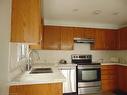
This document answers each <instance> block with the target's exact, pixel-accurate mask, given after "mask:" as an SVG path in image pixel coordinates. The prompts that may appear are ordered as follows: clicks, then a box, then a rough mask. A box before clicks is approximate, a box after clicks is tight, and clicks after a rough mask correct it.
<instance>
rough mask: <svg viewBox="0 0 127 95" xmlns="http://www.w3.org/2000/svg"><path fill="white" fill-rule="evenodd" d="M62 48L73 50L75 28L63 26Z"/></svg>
mask: <svg viewBox="0 0 127 95" xmlns="http://www.w3.org/2000/svg"><path fill="white" fill-rule="evenodd" d="M60 30H61V49H62V50H72V49H73V44H74V41H73V30H74V28H71V27H61V29H60Z"/></svg>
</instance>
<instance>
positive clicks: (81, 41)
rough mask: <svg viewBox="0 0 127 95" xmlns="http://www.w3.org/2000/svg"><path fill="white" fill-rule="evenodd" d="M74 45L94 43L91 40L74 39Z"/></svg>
mask: <svg viewBox="0 0 127 95" xmlns="http://www.w3.org/2000/svg"><path fill="white" fill-rule="evenodd" d="M74 42H75V43H94V42H95V40H94V39H91V38H74Z"/></svg>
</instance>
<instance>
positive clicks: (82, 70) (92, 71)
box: [78, 65, 101, 82]
mask: <svg viewBox="0 0 127 95" xmlns="http://www.w3.org/2000/svg"><path fill="white" fill-rule="evenodd" d="M100 80H101V69H100V66H98V65H94V66H93V65H78V82H96V81H100Z"/></svg>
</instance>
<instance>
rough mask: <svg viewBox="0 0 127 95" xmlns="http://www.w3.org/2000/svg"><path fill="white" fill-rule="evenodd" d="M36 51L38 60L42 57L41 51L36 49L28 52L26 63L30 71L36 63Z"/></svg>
mask: <svg viewBox="0 0 127 95" xmlns="http://www.w3.org/2000/svg"><path fill="white" fill-rule="evenodd" d="M34 53H35V54H36V57H37V59H36V60H39V59H40V56H39V53H38V52H37V51H35V50H30V51H29V52H28V62H27V64H26V70H27V71H29V70H31V68H32V64H35V62H34V61H35V59H34V58H33V57H34Z"/></svg>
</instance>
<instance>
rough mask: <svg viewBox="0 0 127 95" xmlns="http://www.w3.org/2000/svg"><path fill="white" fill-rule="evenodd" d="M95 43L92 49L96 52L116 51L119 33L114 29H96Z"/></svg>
mask: <svg viewBox="0 0 127 95" xmlns="http://www.w3.org/2000/svg"><path fill="white" fill-rule="evenodd" d="M95 32H96V33H95V43H94V45H93V47H92V49H95V50H116V49H117V45H116V44H117V32H116V31H115V30H112V29H96V31H95Z"/></svg>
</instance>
